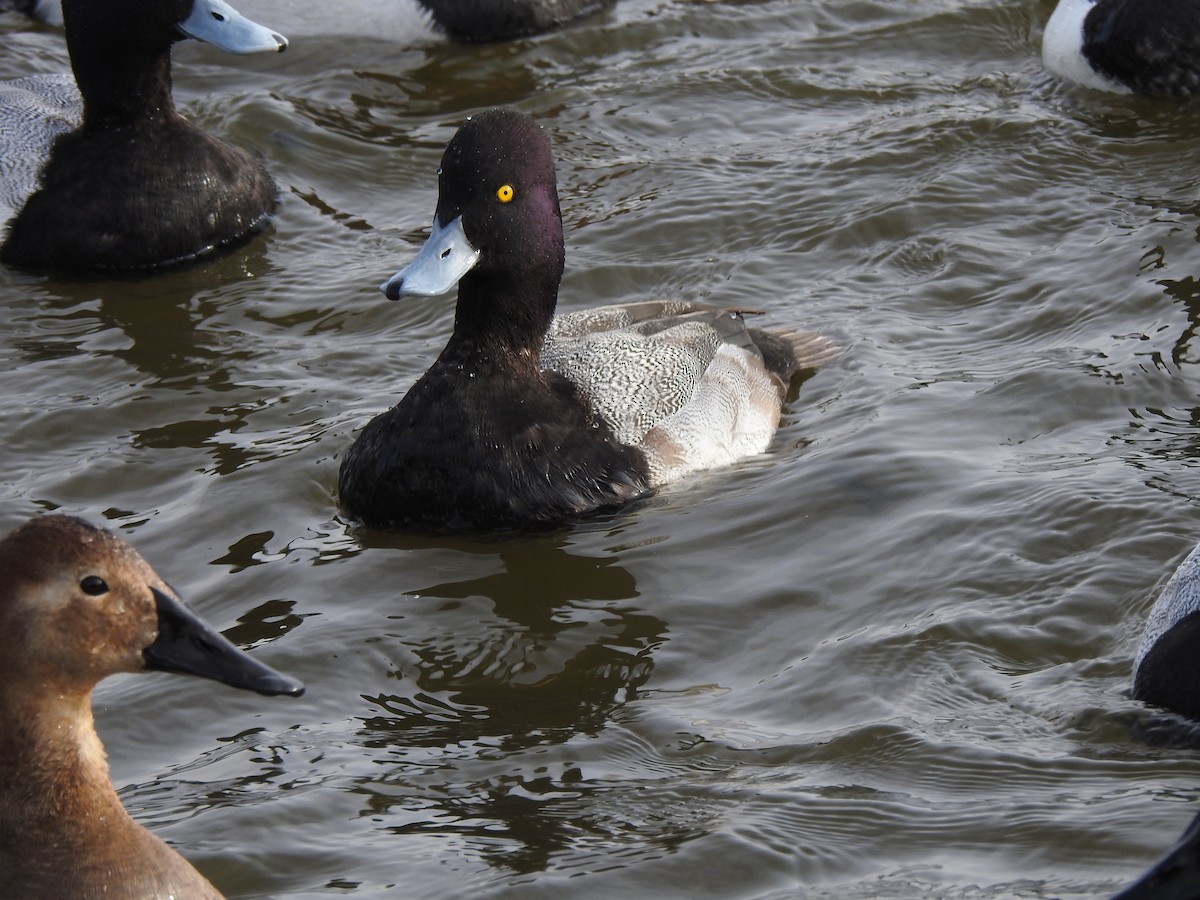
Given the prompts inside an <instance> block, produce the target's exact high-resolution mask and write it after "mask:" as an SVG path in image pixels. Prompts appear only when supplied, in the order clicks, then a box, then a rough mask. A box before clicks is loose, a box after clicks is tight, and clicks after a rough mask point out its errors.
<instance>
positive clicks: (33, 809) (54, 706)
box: [0, 686, 128, 842]
mask: <svg viewBox="0 0 1200 900" xmlns="http://www.w3.org/2000/svg"><path fill="white" fill-rule="evenodd" d="M30 693H32V692H21V691H19V690H13V689H11V687H9V686H6V688H0V716H2V721H3V725H2V726H0V841H5V842H7V841H17V842H19V841H20V839H21V837H22V835H21V833H20V832H23V831H25V830H27V829H30V828H37V827H45V825H46V823H53V822H59V823H71V824H72V827H75V828H79V829H84V828H87V827H102V823H105V822H107V827H109V828H111V827H112V826H113V825H114V824H116V822H117V820H118V819H120V820H125V819H127V818H128V816H127V815H126V813H125V810H124V808H123V807H122V806H121V801H120V799H119V798H118V797H117V794H116V791H114V790H113V787H112V783H111V782H110V781H109V778H108V762H107V760H106V759H105V755H104V747H103V746H102V745H101V743H100V738H99V737H98V736H97V735H96V729H95V727H94V725H93V722H92V707H91V701H90V699H89V696H88V694H87V693H86V692H85V693H80V692H78V691H69V692H68V691H63V692H59V691H54V690H50V691H47V692H46V693H45V694H44V695H43V696H42V697H38V698H35V697H32V696H30ZM14 695H17V696H14ZM114 817H115V818H114ZM14 829H16V832H14Z"/></svg>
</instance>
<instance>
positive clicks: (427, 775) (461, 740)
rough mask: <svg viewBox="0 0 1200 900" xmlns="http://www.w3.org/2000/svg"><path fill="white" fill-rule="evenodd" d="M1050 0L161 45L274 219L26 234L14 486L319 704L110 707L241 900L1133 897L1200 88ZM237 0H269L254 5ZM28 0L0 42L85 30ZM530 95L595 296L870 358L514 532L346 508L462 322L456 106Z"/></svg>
mask: <svg viewBox="0 0 1200 900" xmlns="http://www.w3.org/2000/svg"><path fill="white" fill-rule="evenodd" d="M1051 6H1052V3H1051V2H1049V0H1039V2H1033V0H1021V2H1008V3H1001V2H998V0H979V2H967V0H908V2H903V3H896V2H892V3H885V2H851V0H812V2H801V0H765V2H711V3H706V2H690V0H620V2H619V3H618V5H617V7H616V8H615V10H614V11H613V12H612V13H611V14H608V15H606V16H602V17H600V18H598V19H595V20H592V21H590V22H587V23H585V24H583V25H582V26H581V27H578V28H575V29H572V30H570V31H567V32H563V33H561V34H557V35H551V36H547V37H543V38H539V39H536V40H530V41H523V42H516V43H512V44H505V45H498V46H489V47H475V48H471V47H455V46H451V45H448V44H444V43H439V42H436V41H432V40H429V39H428V38H427V37H416V38H414V40H413V41H412V42H405V43H398V42H395V41H390V40H389V41H383V40H372V39H368V38H355V37H350V36H339V35H333V36H329V35H326V36H312V35H303V34H296V33H295V30H294V29H289V22H288V21H281V20H280V19H278V18H272V19H270V20H269V22H268V24H270V25H271V26H272V27H274V28H276V29H278V30H280V31H282V32H284V33H287V34H289V35H290V36H291V37H292V38H293V40H292V47H291V49H290V50H289V51H288V53H286V54H285V55H283V56H281V57H277V58H271V59H262V58H244V59H243V58H234V57H228V56H223V55H221V54H219V53H216V52H214V51H211V50H209V49H207V48H202V47H198V46H186V45H181V46H180V47H179V48H178V51H177V53H176V63H177V64H176V73H175V80H176V96H177V99H178V100H179V102H180V105H181V108H182V109H184V110H185V111H186V112H187V113H188V115H190V116H191V117H192V118H194V119H195V120H196V121H198V122H199V123H201V124H202V125H204V126H205V127H206V128H208V129H210V130H213V131H215V132H217V133H219V134H222V135H225V136H227V137H229V138H231V139H233V140H235V141H237V142H239V143H241V144H243V145H247V146H252V147H255V148H257V149H258V150H259V151H260V152H261V153H262V154H263V155H264V156H265V158H266V161H267V165H268V167H269V168H270V170H271V171H272V173H273V174H274V175H275V177H276V179H277V180H278V182H279V185H280V188H281V192H282V205H281V209H280V212H279V215H278V217H277V219H276V221H275V224H274V227H273V230H272V231H271V232H269V233H268V234H266V235H264V236H263V237H262V238H261V239H259V240H256V241H255V242H254V243H252V244H251V245H249V246H248V247H246V248H244V249H242V250H240V251H239V252H237V253H235V254H234V255H233V256H230V257H226V258H224V259H222V260H220V261H217V262H214V263H211V264H209V265H205V266H203V267H200V268H195V269H190V270H187V271H182V272H174V273H170V274H167V275H164V276H161V277H157V278H152V279H143V280H126V281H103V282H96V281H87V280H62V279H50V278H44V277H35V276H29V275H23V274H19V273H15V272H12V271H0V315H2V316H3V328H0V363H2V365H0V427H2V429H3V431H2V432H0V433H2V434H3V441H0V485H2V490H3V501H4V502H3V504H2V505H0V509H2V510H3V512H2V516H0V518H2V521H0V526H3V527H5V528H7V527H11V526H12V525H15V524H16V523H18V522H19V521H22V520H23V519H25V518H27V517H28V516H30V515H32V514H34V513H36V512H38V511H40V510H46V509H61V510H64V511H67V512H71V513H75V514H81V515H85V516H87V517H89V518H91V519H93V520H96V521H107V522H108V523H109V524H110V525H111V526H112V527H115V528H118V529H120V530H122V532H123V533H125V534H126V535H127V536H128V537H129V538H130V540H132V541H133V542H134V543H135V544H136V545H137V546H138V547H139V548H140V549H141V550H142V551H143V553H144V554H145V555H146V557H147V558H148V559H149V560H150V561H151V563H152V564H154V565H155V566H156V567H157V568H158V570H159V571H160V572H161V573H162V574H163V575H164V577H166V578H167V579H169V580H170V581H171V582H172V583H173V584H174V585H175V586H176V587H177V588H178V589H179V590H180V591H181V593H183V594H184V595H185V596H186V597H188V598H189V599H190V600H191V601H192V603H193V604H194V605H195V606H196V607H197V608H198V609H199V610H200V611H201V612H202V613H204V614H205V615H206V616H207V617H208V618H210V619H211V620H213V621H215V622H217V623H219V624H220V625H222V626H223V627H229V628H231V629H232V630H231V631H230V632H229V633H230V636H231V637H232V638H233V639H235V640H238V641H240V642H242V643H243V644H244V645H246V646H252V647H253V648H254V649H253V652H254V653H256V654H258V655H261V656H262V658H264V659H265V660H267V661H269V662H270V663H272V664H274V665H276V666H278V667H280V668H282V669H284V670H286V671H288V672H290V673H292V674H295V675H298V676H300V677H301V678H303V679H304V680H305V681H306V682H307V683H308V685H309V692H308V694H306V695H305V697H304V698H302V699H301V700H299V701H288V700H286V699H273V700H268V699H264V698H259V697H254V696H247V695H241V694H237V693H235V692H232V691H229V690H226V689H223V688H220V687H218V686H215V685H211V684H209V683H206V682H197V681H191V680H187V679H183V678H171V677H168V676H147V677H128V678H124V679H116V680H112V681H110V682H107V683H106V684H105V685H104V686H102V687H101V689H100V690H99V691H98V693H97V696H96V705H97V719H98V724H99V727H100V730H101V733H102V736H103V738H104V740H105V742H106V745H107V747H108V750H109V755H110V759H111V762H112V768H113V776H114V781H115V782H116V783H117V785H118V786H119V788H120V789H121V793H122V797H123V799H124V801H125V803H126V804H127V806H128V807H129V809H130V810H131V811H132V812H133V814H134V815H135V816H136V817H137V818H138V819H139V820H140V821H142V822H143V823H145V824H147V825H148V826H149V827H151V828H153V829H154V830H155V831H156V833H158V834H160V835H161V836H163V837H164V838H166V839H167V840H168V841H170V842H171V843H173V844H174V845H175V846H176V847H178V848H179V850H180V851H181V852H183V853H184V854H185V855H186V856H187V857H188V858H189V859H191V860H192V861H194V863H195V864H196V865H197V866H198V867H199V868H200V869H201V870H202V871H203V872H204V873H205V874H206V875H207V876H208V877H209V878H211V879H212V880H213V881H214V882H215V883H216V884H217V886H218V887H219V888H221V889H222V890H223V891H225V892H226V893H227V894H229V895H230V896H231V897H235V898H252V897H253V898H265V897H289V898H291V897H336V896H353V897H375V896H396V895H401V894H404V895H408V896H414V897H468V896H470V897H477V896H496V897H561V896H567V895H569V896H571V897H589V898H591V897H595V898H605V897H623V898H627V897H791V896H807V897H821V896H828V897H838V898H848V897H887V898H894V897H954V898H958V897H1071V898H1075V897H1106V896H1108V895H1110V894H1111V893H1112V892H1113V891H1114V890H1116V889H1117V888H1119V887H1120V886H1123V885H1124V884H1125V883H1126V882H1127V881H1129V880H1131V879H1132V878H1133V877H1134V876H1135V875H1136V874H1138V873H1139V872H1140V871H1141V870H1142V869H1143V868H1144V867H1145V866H1146V865H1148V864H1149V863H1150V862H1151V861H1152V860H1153V859H1154V858H1156V857H1157V855H1158V854H1159V853H1160V852H1161V851H1162V850H1164V849H1165V848H1166V847H1167V846H1169V844H1170V843H1171V842H1172V841H1173V840H1174V838H1175V837H1176V836H1177V834H1178V833H1179V832H1180V831H1181V830H1182V828H1183V827H1184V825H1185V824H1186V823H1187V822H1188V821H1190V819H1191V818H1192V816H1193V815H1194V814H1195V813H1196V811H1197V809H1198V808H1200V806H1198V801H1200V751H1195V750H1180V749H1164V748H1156V747H1151V746H1148V745H1147V744H1146V743H1145V742H1143V741H1141V740H1139V739H1138V738H1137V737H1135V736H1134V735H1133V734H1132V733H1131V726H1132V725H1134V724H1135V723H1137V722H1141V721H1144V720H1146V719H1148V718H1149V717H1150V716H1151V715H1152V712H1153V711H1151V710H1148V709H1146V708H1145V707H1143V706H1142V705H1141V704H1139V703H1136V702H1134V701H1132V700H1130V699H1129V698H1128V696H1127V688H1128V682H1129V677H1130V668H1131V664H1132V659H1133V654H1134V652H1135V650H1136V647H1137V641H1138V637H1139V634H1140V631H1141V627H1142V623H1143V621H1144V619H1145V615H1146V613H1147V611H1148V610H1149V607H1150V605H1151V603H1152V600H1153V597H1154V594H1155V591H1156V590H1157V588H1158V587H1159V586H1161V584H1162V583H1163V581H1165V579H1166V577H1167V576H1168V575H1169V573H1170V571H1171V570H1172V568H1173V566H1174V564H1175V563H1176V562H1177V561H1178V560H1179V559H1180V558H1182V556H1183V555H1184V554H1185V552H1186V551H1187V550H1189V549H1190V548H1191V547H1192V546H1193V545H1194V544H1195V543H1196V541H1197V540H1198V539H1200V516H1198V515H1197V509H1196V506H1197V498H1198V497H1200V467H1198V465H1197V462H1198V459H1200V423H1198V418H1200V416H1198V409H1197V407H1198V405H1200V404H1198V403H1197V399H1196V398H1197V392H1198V388H1200V367H1197V364H1198V363H1200V357H1198V353H1197V349H1196V346H1195V331H1196V327H1197V324H1198V323H1200V287H1198V284H1200V282H1198V281H1197V278H1198V277H1200V244H1198V242H1197V226H1198V225H1200V203H1198V200H1197V188H1196V174H1195V173H1196V160H1197V159H1198V158H1200V111H1197V110H1196V109H1195V108H1194V107H1193V108H1188V107H1180V106H1178V105H1172V104H1162V103H1153V102H1148V101H1138V100H1134V99H1130V98H1121V97H1110V96H1106V95H1101V94H1093V93H1090V92H1086V91H1083V90H1076V89H1073V88H1070V87H1067V86H1064V85H1061V84H1058V83H1056V82H1055V81H1054V80H1053V79H1051V78H1050V77H1049V76H1048V75H1046V74H1045V73H1044V72H1043V71H1042V69H1041V65H1040V59H1039V54H1040V46H1039V45H1040V36H1041V26H1042V23H1043V22H1044V21H1045V19H1046V18H1047V17H1048V16H1049V13H1050V9H1051ZM244 8H245V9H246V10H247V11H252V10H253V9H254V7H253V5H252V4H251V5H249V6H244ZM65 64H66V62H65V51H64V49H63V46H62V42H61V36H59V35H57V34H55V33H53V32H50V31H46V30H36V29H31V28H30V27H29V26H28V24H27V23H25V22H22V21H20V20H17V19H16V18H3V17H0V78H5V77H13V76H16V75H19V74H23V73H25V72H27V71H31V70H32V71H58V70H61V69H62V68H63V67H64V66H65ZM496 104H511V105H515V106H517V107H519V108H521V109H524V110H526V111H528V112H530V113H533V114H534V115H536V116H537V117H538V118H539V120H540V121H541V122H542V124H543V126H544V127H545V129H546V130H547V132H548V133H549V134H550V136H551V138H552V140H553V142H554V145H555V149H556V153H557V156H558V160H559V166H558V171H559V181H560V191H561V194H562V198H563V207H564V217H565V219H566V223H567V245H568V246H567V257H568V259H567V268H568V271H567V276H566V279H565V282H564V286H563V293H562V299H561V305H562V307H563V308H579V307H582V306H586V305H593V304H598V303H610V302H623V301H630V300H635V299H639V298H668V297H687V298H698V299H706V300H710V301H713V302H729V303H736V304H742V305H751V306H754V307H756V308H758V309H761V310H763V311H764V314H765V315H764V322H765V323H776V324H794V325H798V326H802V327H805V328H809V329H812V330H816V331H819V332H822V333H825V334H829V335H831V336H833V337H836V338H837V339H839V340H840V341H841V342H843V343H844V345H845V346H846V351H845V353H844V354H843V356H842V357H841V358H840V359H839V360H838V361H837V362H835V363H834V364H832V365H830V366H829V367H828V368H826V369H825V370H823V371H821V372H820V373H818V374H817V375H816V376H815V377H813V378H811V379H810V380H809V381H807V382H806V383H805V384H803V385H802V386H801V387H800V389H799V391H798V394H797V396H796V397H795V399H794V401H793V402H792V403H791V405H790V407H789V409H788V411H787V414H786V416H785V419H784V422H783V426H782V428H781V430H780V433H779V436H778V439H777V441H776V442H775V444H774V446H773V447H772V449H771V451H770V452H769V453H768V454H766V455H765V456H763V457H761V458H756V459H753V460H750V461H748V462H746V463H745V464H742V465H739V466H737V467H735V468H733V469H730V470H726V471H720V472H715V473H711V474H707V475H703V476H700V477H696V478H693V479H691V480H689V481H687V482H685V483H682V484H680V485H678V486H677V487H674V488H672V489H670V490H667V491H664V492H663V493H662V494H660V495H659V496H658V497H656V498H654V499H653V500H652V501H650V502H648V503H645V504H643V505H641V506H640V507H638V508H636V509H633V510H631V511H629V512H628V513H626V514H623V515H620V516H615V517H612V518H609V519H606V520H600V521H591V522H587V523H584V524H579V525H577V526H574V527H571V528H568V529H565V530H564V531H562V532H561V533H557V534H553V535H548V536H543V537H539V538H534V539H528V540H512V541H505V542H501V543H486V542H468V541H458V540H450V539H428V538H420V537H412V536H403V535H387V534H380V533H372V532H361V531H356V530H354V529H352V528H350V527H348V526H347V524H346V523H345V522H343V521H341V520H340V519H339V518H338V516H337V512H336V505H335V496H334V488H335V484H336V475H337V467H338V460H339V456H340V454H342V453H343V452H344V451H345V449H346V448H347V447H348V446H349V444H350V442H351V440H352V439H353V436H354V433H355V431H356V429H357V428H359V427H360V426H361V425H362V424H364V423H365V422H366V421H367V419H368V418H369V417H370V416H372V415H374V414H375V413H377V412H379V411H380V410H382V409H384V408H386V407H387V406H388V405H390V404H391V403H392V402H394V400H395V399H396V398H397V397H399V396H400V394H401V393H402V392H403V391H404V390H405V389H406V388H407V387H408V385H410V384H411V383H412V382H413V381H414V380H415V379H416V378H417V376H418V375H419V374H420V373H421V372H422V371H423V370H424V369H425V367H426V366H427V365H428V364H429V363H430V362H431V361H432V359H433V358H434V356H435V355H436V354H437V352H438V351H439V350H440V348H441V346H442V344H443V343H444V341H445V339H446V337H447V335H448V334H449V329H450V326H451V322H452V316H453V310H452V303H451V301H449V300H448V299H445V298H443V299H434V300H410V301H406V302H404V303H399V304H397V303H389V302H388V301H386V300H385V299H384V298H383V296H382V295H381V294H379V293H378V292H377V291H376V286H377V285H378V284H379V282H381V281H382V280H383V279H384V278H385V277H387V276H388V275H390V274H391V273H392V272H393V271H394V270H395V269H396V268H398V267H399V265H401V264H402V263H403V262H405V261H406V260H407V259H409V258H410V257H411V256H412V255H413V254H414V253H415V251H416V249H417V247H418V246H419V243H420V241H421V240H422V239H423V236H424V234H425V229H426V228H427V226H428V223H429V220H430V218H431V216H432V213H433V206H434V202H435V192H436V186H435V174H434V173H435V170H436V168H437V164H438V159H439V157H440V155H441V149H442V146H443V145H444V143H445V141H446V140H448V139H449V137H450V136H451V135H452V134H453V132H454V130H455V128H456V127H457V126H458V124H460V122H461V121H462V119H463V118H464V117H465V116H466V115H467V114H469V113H470V112H471V111H473V110H477V109H481V108H484V107H487V106H491V105H496Z"/></svg>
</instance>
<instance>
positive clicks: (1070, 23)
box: [1042, 0, 1200, 97]
mask: <svg viewBox="0 0 1200 900" xmlns="http://www.w3.org/2000/svg"><path fill="white" fill-rule="evenodd" d="M1042 60H1043V62H1044V63H1045V65H1046V68H1048V69H1050V71H1052V72H1054V73H1056V74H1058V75H1060V76H1062V77H1063V78H1067V79H1069V80H1071V81H1075V82H1078V83H1079V84H1082V85H1085V86H1087V87H1093V88H1099V89H1100V90H1103V91H1115V92H1118V93H1130V92H1132V93H1137V94H1146V95H1148V96H1151V97H1187V96H1190V95H1192V94H1194V93H1196V92H1197V90H1200V3H1197V2H1196V0H1059V4H1058V6H1057V7H1056V8H1055V10H1054V13H1053V15H1051V16H1050V21H1049V22H1047V23H1046V31H1045V33H1044V35H1043V36H1042Z"/></svg>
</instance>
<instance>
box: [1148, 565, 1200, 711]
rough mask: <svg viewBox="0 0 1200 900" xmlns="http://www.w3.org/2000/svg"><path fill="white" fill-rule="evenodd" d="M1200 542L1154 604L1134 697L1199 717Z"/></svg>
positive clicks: (1149, 618) (1149, 617)
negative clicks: (1197, 660)
mask: <svg viewBox="0 0 1200 900" xmlns="http://www.w3.org/2000/svg"><path fill="white" fill-rule="evenodd" d="M1197 647H1200V546H1197V547H1196V548H1195V549H1193V550H1192V552H1191V553H1190V554H1188V556H1187V558H1186V559H1184V561H1183V562H1182V563H1180V564H1179V568H1177V569H1176V570H1175V573H1174V574H1173V575H1172V576H1171V578H1170V580H1169V581H1168V582H1167V584H1166V586H1165V587H1164V588H1163V590H1162V593H1161V594H1159V596H1158V599H1157V600H1156V601H1155V602H1154V607H1153V608H1152V609H1151V610H1150V615H1149V616H1148V617H1147V619H1146V627H1145V630H1144V631H1143V632H1142V642H1141V645H1140V646H1139V648H1138V653H1137V658H1136V659H1135V660H1134V676H1133V695H1134V696H1135V697H1137V698H1138V699H1139V700H1143V701H1145V702H1147V703H1152V704H1154V705H1155V706H1161V707H1164V708H1166V709H1171V710H1174V711H1175V712H1179V713H1183V714H1184V715H1186V716H1190V717H1192V718H1197V719H1200V667H1198V666H1196V665H1195V658H1196V648H1197Z"/></svg>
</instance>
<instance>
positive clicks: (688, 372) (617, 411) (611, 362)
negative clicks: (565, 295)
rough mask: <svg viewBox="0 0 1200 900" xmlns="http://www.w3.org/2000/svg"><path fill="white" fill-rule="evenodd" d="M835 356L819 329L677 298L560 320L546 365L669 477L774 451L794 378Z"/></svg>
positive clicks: (657, 474)
mask: <svg viewBox="0 0 1200 900" xmlns="http://www.w3.org/2000/svg"><path fill="white" fill-rule="evenodd" d="M835 353H836V345H835V344H834V343H833V342H832V341H830V340H828V339H826V338H823V337H820V336H818V335H813V334H811V333H808V332H799V331H791V332H773V331H771V332H768V331H764V330H761V329H750V328H747V327H746V322H745V318H744V316H743V314H742V313H741V312H739V311H737V310H730V309H721V308H718V307H713V306H708V305H705V304H698V303H687V302H675V301H668V302H663V303H657V302H655V303H638V304H630V305H623V306H609V307H598V308H596V309H591V310H585V311H582V312H578V313H570V314H567V315H565V316H562V317H559V319H556V320H555V323H554V325H553V326H552V328H551V330H550V333H549V335H548V336H547V341H546V345H545V347H544V349H543V351H542V366H543V368H546V369H549V370H551V371H554V372H557V373H559V374H561V375H563V376H564V377H566V378H567V379H569V380H570V381H572V382H574V383H575V384H576V385H577V386H578V387H579V388H580V389H581V390H582V392H583V393H584V394H585V395H586V396H587V397H588V399H589V400H590V401H591V403H592V405H593V406H594V407H595V409H596V411H597V412H598V413H599V414H600V415H601V416H603V417H604V419H605V420H606V421H607V422H608V423H609V425H610V426H611V427H612V429H613V432H614V434H615V435H616V437H617V439H618V440H619V441H621V442H622V443H625V444H630V445H634V446H638V447H640V448H641V449H642V450H643V451H644V452H645V453H646V456H647V459H648V461H649V463H650V470H651V480H652V482H653V483H654V484H663V483H665V482H668V481H672V480H674V479H675V478H678V477H680V476H681V475H683V474H685V473H687V472H690V471H695V470H698V469H706V468H712V467H715V466H719V465H725V464H728V463H730V462H732V461H733V460H736V459H739V458H741V457H743V456H749V455H752V454H755V453H761V452H762V451H763V450H765V449H766V447H767V444H768V443H769V442H770V439H771V436H772V435H773V434H774V432H775V429H776V427H777V426H778V424H779V414H780V408H781V406H782V403H783V399H784V396H785V394H786V391H787V385H788V383H789V382H790V380H791V377H792V375H794V374H795V373H796V372H797V371H799V370H801V369H811V368H816V367H817V366H818V365H820V364H821V363H822V362H824V361H826V360H827V359H829V358H831V357H832V356H833V355H834V354H835Z"/></svg>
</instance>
